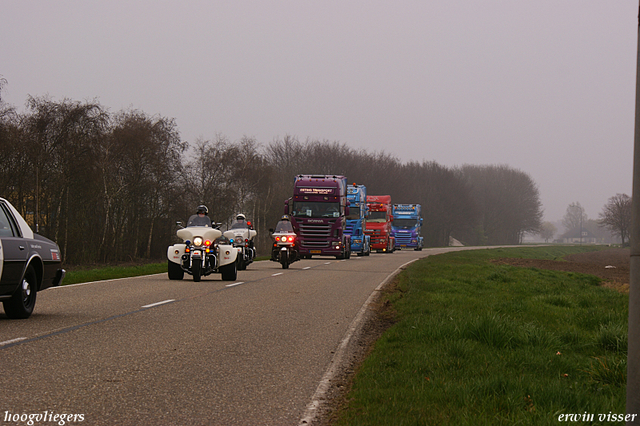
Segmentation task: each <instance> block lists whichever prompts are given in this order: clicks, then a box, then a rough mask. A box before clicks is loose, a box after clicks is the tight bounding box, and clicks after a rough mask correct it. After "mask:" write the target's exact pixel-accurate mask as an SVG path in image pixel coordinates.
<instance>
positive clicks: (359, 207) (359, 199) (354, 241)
mask: <svg viewBox="0 0 640 426" xmlns="http://www.w3.org/2000/svg"><path fill="white" fill-rule="evenodd" d="M347 200H348V201H349V215H348V216H347V227H346V230H345V232H346V233H347V234H348V235H350V236H351V252H352V253H356V254H357V255H358V256H369V255H370V254H371V237H370V236H369V235H366V234H365V233H364V230H365V227H366V223H367V215H368V211H369V210H368V208H367V187H366V186H364V185H356V184H355V183H354V184H353V185H349V187H348V188H347Z"/></svg>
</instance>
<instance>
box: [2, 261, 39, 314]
mask: <svg viewBox="0 0 640 426" xmlns="http://www.w3.org/2000/svg"><path fill="white" fill-rule="evenodd" d="M37 290H38V277H37V275H36V271H35V269H33V266H31V265H29V267H28V268H27V271H26V272H25V273H24V277H23V278H22V282H21V283H20V286H19V288H18V289H17V290H16V292H15V293H14V294H13V296H11V299H9V300H5V301H4V302H2V306H3V307H4V312H5V314H7V316H8V317H9V318H13V319H23V318H29V316H31V314H32V313H33V308H34V307H35V306H36V294H37Z"/></svg>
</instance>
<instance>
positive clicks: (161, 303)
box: [143, 299, 176, 308]
mask: <svg viewBox="0 0 640 426" xmlns="http://www.w3.org/2000/svg"><path fill="white" fill-rule="evenodd" d="M175 301H176V299H169V300H163V301H162V302H156V303H152V304H150V305H144V306H143V308H153V307H154V306H158V305H164V304H165V303H171V302H175Z"/></svg>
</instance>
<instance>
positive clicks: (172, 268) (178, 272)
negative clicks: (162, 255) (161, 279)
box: [167, 260, 184, 280]
mask: <svg viewBox="0 0 640 426" xmlns="http://www.w3.org/2000/svg"><path fill="white" fill-rule="evenodd" d="M167 262H169V264H168V265H167V272H168V274H169V279H170V280H181V279H183V278H184V271H183V270H182V268H181V267H180V265H178V264H177V263H173V262H172V261H170V260H168V261H167Z"/></svg>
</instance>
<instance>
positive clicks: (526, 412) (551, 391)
mask: <svg viewBox="0 0 640 426" xmlns="http://www.w3.org/2000/svg"><path fill="white" fill-rule="evenodd" d="M592 249H594V248H592V247H539V248H516V249H493V250H477V251H463V252H457V253H449V254H444V255H438V256H431V257H428V258H426V259H423V260H420V261H418V262H415V263H414V264H412V265H411V266H410V267H409V268H408V269H407V270H406V271H405V272H403V273H402V274H401V275H400V276H399V279H398V282H397V289H396V290H395V291H394V292H392V293H390V294H389V295H388V298H389V300H390V301H391V303H392V306H393V308H394V309H395V311H396V319H397V323H396V324H395V325H394V326H393V327H391V328H390V329H389V330H388V331H387V332H386V333H385V334H384V335H383V336H382V338H381V339H380V340H379V341H378V342H377V343H376V345H375V347H374V349H373V351H372V353H371V354H370V355H369V356H368V358H367V359H366V360H365V361H364V362H363V364H362V365H361V367H360V368H359V369H358V372H357V374H356V376H355V379H354V383H353V388H352V390H351V392H350V393H349V395H348V397H347V405H346V406H345V408H343V409H342V410H341V412H340V413H339V416H338V420H337V422H336V424H338V425H349V426H351V425H394V426H395V425H443V424H445V425H456V426H458V425H474V426H475V425H515V424H519V425H556V424H557V423H558V416H559V415H560V414H583V413H585V412H586V413H595V414H596V418H597V414H598V413H604V414H607V413H609V412H613V413H624V412H625V382H626V359H627V358H626V357H627V316H628V296H627V295H623V294H620V293H618V292H615V291H613V290H610V289H606V288H604V287H600V286H598V284H599V279H598V278H596V277H593V276H589V275H583V274H577V273H566V272H554V271H547V270H540V269H536V268H517V267H511V266H505V265H496V264H493V263H490V262H489V260H490V259H492V258H499V257H522V258H540V259H556V260H560V259H561V257H562V256H564V255H566V254H569V253H575V252H578V251H585V250H592Z"/></svg>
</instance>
